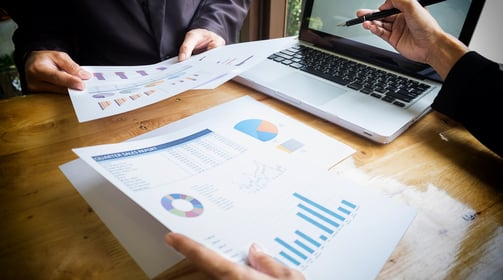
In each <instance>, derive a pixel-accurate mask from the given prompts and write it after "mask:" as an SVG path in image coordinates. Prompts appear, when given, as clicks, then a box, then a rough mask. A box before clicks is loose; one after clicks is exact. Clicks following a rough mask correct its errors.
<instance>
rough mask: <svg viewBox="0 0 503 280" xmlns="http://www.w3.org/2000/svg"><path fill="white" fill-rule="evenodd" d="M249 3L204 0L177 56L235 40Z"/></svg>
mask: <svg viewBox="0 0 503 280" xmlns="http://www.w3.org/2000/svg"><path fill="white" fill-rule="evenodd" d="M250 4H251V0H208V1H204V2H203V3H202V4H201V5H200V6H199V9H198V10H197V12H196V14H195V15H194V17H193V18H192V21H191V24H190V26H189V31H188V32H187V34H186V36H185V40H184V42H183V43H182V45H181V46H180V50H179V54H178V60H180V61H183V60H185V59H187V58H189V57H190V55H191V54H192V53H198V52H201V51H206V50H210V49H213V48H217V47H220V46H223V45H225V44H232V43H236V42H237V41H238V35H239V31H240V30H241V27H242V25H243V21H244V19H245V18H246V15H247V14H248V9H249V7H250Z"/></svg>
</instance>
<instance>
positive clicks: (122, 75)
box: [115, 72, 127, 80]
mask: <svg viewBox="0 0 503 280" xmlns="http://www.w3.org/2000/svg"><path fill="white" fill-rule="evenodd" d="M115 75H117V76H119V78H121V79H124V80H127V76H126V73H124V72H115Z"/></svg>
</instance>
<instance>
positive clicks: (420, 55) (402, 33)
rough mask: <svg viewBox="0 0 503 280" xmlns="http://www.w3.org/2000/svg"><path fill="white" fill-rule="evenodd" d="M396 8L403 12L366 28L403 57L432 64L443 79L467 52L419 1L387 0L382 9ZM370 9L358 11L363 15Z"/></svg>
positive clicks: (371, 23) (371, 22) (372, 22)
mask: <svg viewBox="0 0 503 280" xmlns="http://www.w3.org/2000/svg"><path fill="white" fill-rule="evenodd" d="M391 8H397V9H398V10H400V11H401V13H399V14H397V15H393V16H389V17H387V18H384V19H382V20H374V21H366V22H364V23H363V28H365V29H368V30H370V31H371V32H372V33H374V34H375V35H377V36H379V37H381V38H382V39H383V40H385V41H386V42H388V43H389V44H390V45H391V46H393V47H394V48H395V49H396V50H397V51H398V52H400V54H402V55H403V56H405V57H407V58H409V59H411V60H414V61H418V62H422V63H427V64H430V65H431V66H432V67H433V68H434V69H435V70H437V72H438V73H439V74H440V76H441V77H442V78H445V77H446V76H447V73H448V72H449V71H450V69H451V68H452V66H453V65H454V63H455V62H456V61H457V60H458V59H459V58H460V57H461V56H462V55H464V54H465V53H466V52H467V51H468V49H467V47H466V46H464V45H463V44H462V43H461V42H460V41H458V40H457V39H456V38H454V37H452V36H451V35H449V34H447V33H446V32H444V31H443V30H442V28H441V27H440V26H439V25H438V23H437V21H436V20H435V19H434V18H433V16H432V15H431V14H430V13H429V12H428V11H427V10H426V9H425V8H424V7H422V6H421V5H420V4H419V2H418V1H416V0H386V2H385V3H384V4H382V5H381V6H380V7H379V9H380V10H384V9H391ZM369 12H372V11H371V10H365V9H362V10H358V11H357V13H356V15H357V16H362V15H364V14H368V13H369Z"/></svg>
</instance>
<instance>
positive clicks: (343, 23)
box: [337, 22, 346, 26]
mask: <svg viewBox="0 0 503 280" xmlns="http://www.w3.org/2000/svg"><path fill="white" fill-rule="evenodd" d="M337 26H346V23H345V22H341V23H339V24H337Z"/></svg>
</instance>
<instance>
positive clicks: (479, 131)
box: [357, 0, 503, 156]
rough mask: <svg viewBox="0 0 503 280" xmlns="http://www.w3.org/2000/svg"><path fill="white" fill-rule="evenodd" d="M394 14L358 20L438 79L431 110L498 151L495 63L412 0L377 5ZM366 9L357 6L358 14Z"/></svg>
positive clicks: (502, 147) (499, 88) (502, 90)
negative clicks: (428, 67)
mask: <svg viewBox="0 0 503 280" xmlns="http://www.w3.org/2000/svg"><path fill="white" fill-rule="evenodd" d="M393 7H394V8H397V9H399V10H400V11H401V13H400V14H397V15H394V16H390V17H387V18H385V19H383V20H376V21H372V22H370V21H367V22H364V23H363V27H364V28H365V29H368V30H370V31H371V32H372V33H374V34H376V35H377V36H379V37H381V38H382V39H383V40H385V41H386V42H388V43H389V44H391V45H392V46H393V47H394V48H395V49H396V50H398V52H400V54H402V55H403V56H405V57H407V58H409V59H412V60H415V61H419V62H423V63H427V64H429V65H431V66H432V67H433V69H435V70H436V71H437V73H438V74H439V75H440V76H441V77H442V79H444V83H443V85H442V89H441V90H440V92H439V93H438V95H437V97H436V98H435V100H434V102H433V104H432V108H433V109H435V110H436V111H438V112H440V113H443V114H445V115H446V116H448V117H450V118H452V119H454V120H455V121H458V122H459V123H461V124H462V125H463V126H465V128H466V129H467V130H468V131H470V133H472V134H473V136H475V137H476V138H477V139H478V140H479V141H480V142H481V143H482V144H484V145H485V146H486V147H488V148H489V149H491V150H492V151H493V152H495V153H497V154H498V155H500V156H501V155H503V137H502V136H501V133H500V132H499V131H498V130H497V129H495V127H494V124H496V126H497V125H498V124H500V123H502V122H503V119H502V116H503V114H501V113H500V112H501V111H500V110H501V109H500V107H501V105H500V104H502V101H503V95H502V94H503V83H501V80H502V79H503V72H502V71H501V70H500V69H499V65H498V64H497V63H495V62H492V61H490V60H488V59H486V58H484V57H482V56H480V55H478V54H476V53H475V52H470V51H469V49H468V48H467V47H466V46H465V45H464V44H463V43H462V42H460V41H459V40H457V39H456V38H454V37H453V36H451V35H449V34H447V33H446V32H445V31H444V30H442V29H441V28H440V26H439V25H438V23H437V21H436V20H435V19H434V18H433V17H432V16H431V14H430V13H429V12H428V11H427V10H426V9H425V8H424V7H422V6H421V5H420V4H419V3H418V2H417V1H416V0H387V1H386V2H385V3H384V4H383V5H381V7H380V9H389V8H393ZM369 11H370V10H359V11H357V15H358V16H361V15H363V14H366V13H368V12H369Z"/></svg>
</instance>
